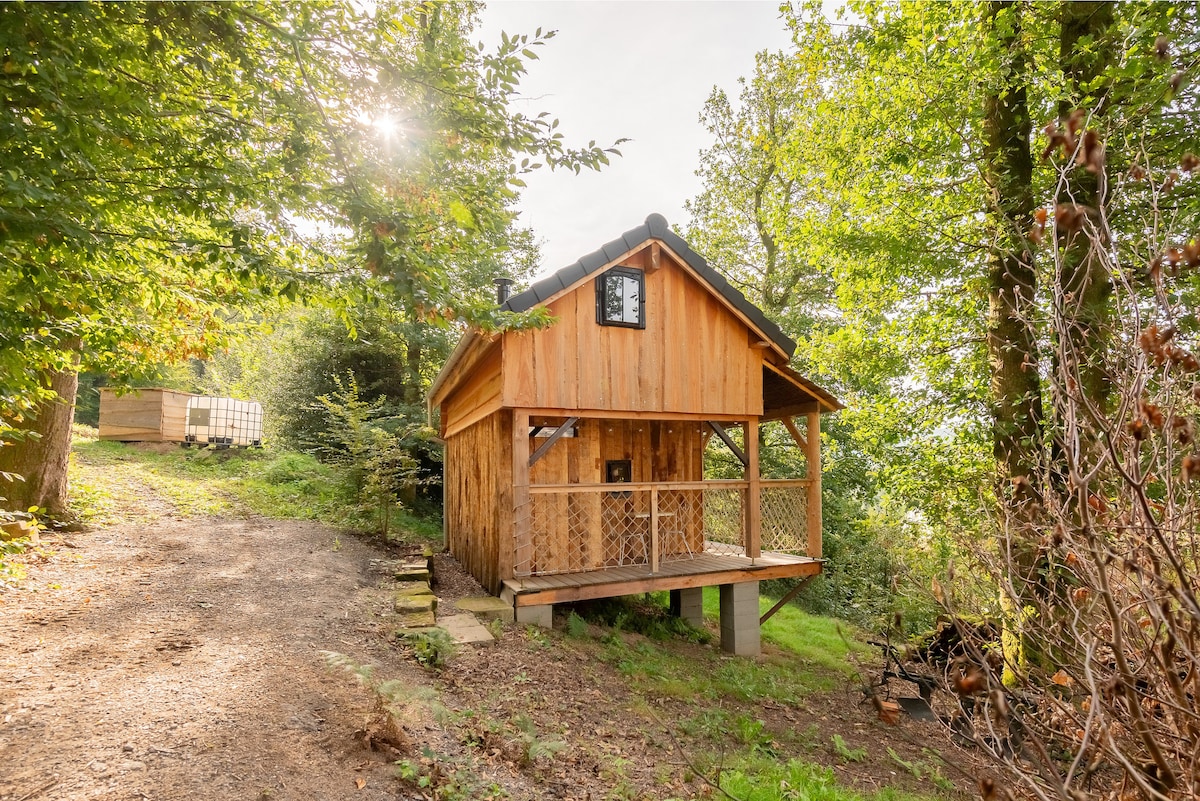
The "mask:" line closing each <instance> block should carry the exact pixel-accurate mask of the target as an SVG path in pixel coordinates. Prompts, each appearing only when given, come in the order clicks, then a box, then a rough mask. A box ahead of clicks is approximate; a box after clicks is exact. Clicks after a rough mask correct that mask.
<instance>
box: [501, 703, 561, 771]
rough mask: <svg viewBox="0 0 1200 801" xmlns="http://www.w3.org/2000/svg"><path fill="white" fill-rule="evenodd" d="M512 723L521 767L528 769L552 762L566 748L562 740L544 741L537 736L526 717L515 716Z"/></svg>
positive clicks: (531, 723) (535, 730)
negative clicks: (541, 763) (542, 762)
mask: <svg viewBox="0 0 1200 801" xmlns="http://www.w3.org/2000/svg"><path fill="white" fill-rule="evenodd" d="M512 723H513V727H514V728H515V729H516V741H517V743H518V745H519V746H520V748H519V753H520V759H519V764H520V765H521V767H525V768H528V767H530V766H532V765H535V764H537V763H538V762H539V761H546V760H552V759H554V757H555V755H556V754H558V753H559V752H560V751H563V750H564V749H566V747H567V744H566V743H565V742H563V741H562V740H550V739H545V738H543V737H541V736H540V735H538V732H537V728H536V727H535V726H534V725H533V721H532V720H531V719H530V718H529V716H528V715H517V716H516V717H515V718H513V721H512Z"/></svg>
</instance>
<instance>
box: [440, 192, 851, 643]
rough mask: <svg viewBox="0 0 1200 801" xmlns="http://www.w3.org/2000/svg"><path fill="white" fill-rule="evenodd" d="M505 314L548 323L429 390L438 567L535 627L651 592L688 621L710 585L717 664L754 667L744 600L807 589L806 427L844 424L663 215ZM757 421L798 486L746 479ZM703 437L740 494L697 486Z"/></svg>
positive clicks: (811, 527) (817, 496)
mask: <svg viewBox="0 0 1200 801" xmlns="http://www.w3.org/2000/svg"><path fill="white" fill-rule="evenodd" d="M497 283H498V285H499V284H500V283H501V282H497ZM500 299H501V300H502V305H501V308H502V309H505V310H509V311H514V312H524V311H528V310H530V309H532V308H534V307H535V306H545V307H547V308H548V309H549V310H550V311H551V312H552V313H553V315H554V317H555V322H554V323H552V324H551V325H549V326H548V327H545V328H541V329H534V330H523V331H521V330H510V331H505V332H502V333H498V334H485V333H480V332H476V331H471V332H468V333H467V334H466V335H465V336H464V337H463V339H462V341H461V342H460V343H459V345H458V347H457V348H456V349H455V351H454V353H453V354H452V355H451V357H450V359H449V360H448V361H447V363H446V365H445V366H444V367H443V369H442V371H441V373H440V374H439V375H438V377H437V379H436V380H435V381H434V384H433V386H432V388H431V390H430V393H429V398H428V400H429V403H430V406H431V408H432V407H434V406H436V407H437V408H438V409H439V410H440V414H441V422H440V430H441V437H442V439H443V440H444V442H445V483H444V492H445V533H446V541H447V545H448V547H449V550H450V553H451V554H452V555H453V556H454V557H455V558H456V559H458V560H459V562H460V563H462V565H463V566H464V567H465V568H466V569H467V570H468V571H469V572H470V573H471V574H472V575H474V576H475V577H476V578H477V579H478V580H479V581H480V582H481V583H482V584H483V585H484V587H486V588H487V589H488V590H489V591H491V592H492V593H493V594H497V595H500V596H501V597H502V598H505V599H506V600H510V601H511V602H512V604H513V605H514V607H515V609H514V612H515V616H516V618H517V620H522V621H527V622H535V623H540V624H542V625H549V624H550V621H551V620H552V617H551V616H552V605H553V604H555V603H562V602H568V601H577V600H586V599H591V598H603V597H612V596H617V595H626V594H633V593H641V592H648V591H659V590H669V591H671V593H672V596H671V598H672V606H673V607H674V608H675V609H676V611H677V612H678V613H679V614H682V615H683V616H685V617H688V618H690V619H692V620H695V621H698V620H699V617H700V608H699V607H700V597H701V591H702V588H703V587H705V586H713V585H717V586H720V587H721V630H722V643H723V646H724V647H725V648H726V649H727V650H731V651H733V652H735V653H747V654H752V653H757V652H758V648H759V629H758V626H759V610H758V582H759V581H761V580H764V579H775V578H795V577H805V576H812V575H816V574H817V573H819V572H820V570H821V469H820V416H821V415H822V414H825V413H829V412H832V411H835V410H837V409H839V408H841V405H840V404H839V403H838V401H837V400H836V399H835V398H834V397H833V396H831V395H830V394H829V393H828V392H826V391H824V390H822V389H821V388H820V387H818V386H816V385H815V384H813V383H812V382H810V381H808V380H807V379H805V378H803V377H802V376H800V375H799V374H797V373H796V372H794V371H793V370H791V369H789V368H788V366H787V365H788V361H789V359H790V358H791V356H792V353H793V351H794V349H795V343H794V342H793V341H792V340H790V339H789V338H788V337H787V336H786V335H784V334H783V332H782V331H781V330H780V329H779V327H778V326H777V325H775V323H773V322H772V321H771V320H768V319H767V318H766V317H765V316H764V315H763V313H762V312H761V311H760V310H759V309H758V308H756V307H755V306H754V305H753V304H751V303H750V302H749V301H747V300H746V299H745V297H744V296H743V295H742V294H741V293H740V292H739V291H738V290H737V289H735V288H734V287H732V286H730V285H729V283H728V282H726V281H725V279H724V278H722V276H721V275H720V274H719V273H717V272H716V271H714V270H713V269H712V268H711V267H709V266H708V264H707V263H706V262H705V261H704V259H703V258H701V257H700V256H699V255H697V254H696V253H695V252H694V251H693V250H692V249H691V248H689V247H688V245H687V243H685V242H684V241H683V240H682V239H681V238H680V237H679V236H677V235H676V234H674V233H672V232H671V231H670V230H669V229H668V227H667V223H666V220H665V219H663V217H662V216H661V215H657V214H652V215H650V216H649V217H648V218H647V219H646V222H645V223H644V224H643V225H640V226H638V227H637V228H635V229H633V230H631V231H628V232H626V233H625V234H624V235H623V236H622V237H621V238H619V239H616V240H614V241H612V242H610V243H608V244H606V245H604V247H602V248H601V249H600V250H597V251H596V252H594V253H590V254H588V255H586V256H584V257H583V258H581V259H580V260H579V261H577V262H576V263H574V264H572V265H570V266H569V267H566V268H564V269H562V270H559V271H558V272H557V273H555V274H554V275H551V276H550V277H548V278H545V279H543V280H541V281H538V282H537V283H535V284H534V285H533V286H531V287H530V288H529V289H527V290H525V291H524V292H521V293H520V294H517V295H515V296H512V297H508V298H503V297H502V298H500ZM772 420H778V421H782V423H783V425H785V426H786V427H787V430H788V431H789V432H790V435H791V437H792V439H793V440H794V444H795V447H798V448H800V449H802V451H803V453H804V455H805V457H806V458H805V466H806V471H807V472H806V475H803V476H796V477H794V478H790V479H787V480H764V479H762V478H760V476H759V436H758V431H759V426H760V425H761V424H763V423H764V422H766V421H772ZM735 428H740V429H741V435H740V440H741V444H739V442H738V439H739V437H734V436H732V435H731V429H735ZM713 437H717V438H719V439H720V440H721V441H723V443H724V445H722V447H728V448H729V449H730V450H731V451H733V453H734V454H735V455H736V457H737V458H738V460H740V462H741V463H742V465H743V466H744V473H743V475H742V477H741V478H740V479H737V480H719V481H718V480H706V479H705V475H704V452H705V448H706V447H707V446H708V443H709V441H710V439H712V438H713Z"/></svg>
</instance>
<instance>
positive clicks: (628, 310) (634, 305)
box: [621, 276, 641, 323]
mask: <svg viewBox="0 0 1200 801" xmlns="http://www.w3.org/2000/svg"><path fill="white" fill-rule="evenodd" d="M621 283H622V284H623V285H624V287H625V288H624V296H625V315H624V316H623V317H622V318H621V322H623V323H636V322H637V321H638V301H639V300H641V298H639V297H638V284H639V283H641V282H640V281H638V280H637V279H636V278H631V277H630V276H622V277H621Z"/></svg>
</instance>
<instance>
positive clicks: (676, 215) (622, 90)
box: [477, 0, 791, 274]
mask: <svg viewBox="0 0 1200 801" xmlns="http://www.w3.org/2000/svg"><path fill="white" fill-rule="evenodd" d="M539 26H540V27H541V28H542V29H543V30H557V31H558V35H557V36H555V37H554V38H553V39H551V40H550V41H549V42H548V43H547V44H546V45H545V46H544V47H540V48H537V53H538V57H539V60H538V61H534V62H532V64H531V65H530V69H529V74H528V75H526V76H525V77H524V78H523V79H522V81H521V88H522V92H523V94H524V95H525V97H526V98H528V99H527V100H523V101H521V103H520V104H519V105H517V106H516V109H517V110H521V111H530V112H534V113H536V112H538V111H543V110H544V111H549V112H551V113H552V114H553V115H554V116H556V117H557V118H558V119H559V120H561V124H560V126H559V130H561V131H562V132H563V135H564V137H565V138H566V141H567V142H568V143H569V144H575V145H583V144H587V142H588V140H590V139H595V140H596V142H597V144H601V145H607V144H611V143H612V142H613V141H614V140H616V139H619V138H621V137H628V138H629V139H631V140H632V141H630V142H626V143H625V144H624V145H622V146H621V152H622V153H623V154H624V155H623V156H622V157H620V158H614V159H613V162H612V164H611V165H610V166H609V167H607V168H605V169H603V170H602V171H601V172H599V173H594V172H583V173H581V174H580V175H575V174H574V173H571V172H555V173H550V172H549V170H545V169H543V170H540V171H538V172H535V173H533V174H532V175H531V176H529V177H528V178H527V181H528V184H529V187H528V189H526V190H524V191H523V193H522V194H523V197H522V201H521V205H520V208H521V210H522V212H521V218H520V219H521V222H522V223H523V224H524V225H526V226H529V227H531V228H533V230H534V232H535V234H536V235H537V236H538V238H539V239H540V240H541V241H542V270H541V272H542V273H543V274H546V273H550V272H553V271H555V270H557V269H559V268H560V267H565V266H566V265H568V264H570V263H572V262H574V261H575V260H576V259H578V258H579V257H580V256H582V255H584V254H585V253H590V252H591V251H593V250H596V249H597V248H599V247H600V246H601V245H603V244H604V243H605V242H608V241H610V240H612V239H614V238H615V237H616V236H618V235H619V234H621V233H623V232H624V231H627V230H629V229H630V228H634V227H636V226H638V225H640V224H641V223H642V221H643V220H645V218H646V216H647V215H648V214H650V213H651V212H658V213H660V214H662V215H663V216H665V217H666V218H667V222H668V223H670V224H671V225H681V224H683V223H685V222H686V219H685V217H684V211H683V203H684V201H685V200H687V199H689V198H691V197H693V196H695V195H696V194H698V193H699V191H700V179H699V178H697V177H696V175H695V171H696V168H697V166H698V163H699V155H700V150H701V149H703V148H705V147H707V146H708V145H709V144H710V140H709V137H708V133H707V132H706V131H705V130H704V127H703V126H702V125H701V124H700V121H699V117H700V112H701V110H702V109H703V107H704V101H705V100H706V99H707V98H708V96H709V93H710V92H711V91H712V89H713V87H714V86H719V87H721V88H722V89H724V90H725V91H726V92H727V93H728V94H729V95H730V96H731V97H733V98H736V97H737V95H738V93H739V87H738V84H737V79H738V78H739V77H743V76H747V75H750V74H751V73H752V72H753V70H754V54H755V53H756V52H758V51H759V50H763V49H771V50H779V49H786V48H788V47H789V45H790V43H791V36H790V34H789V33H788V31H787V29H786V27H785V26H784V23H783V20H782V19H781V18H780V16H779V4H778V2H771V0H765V1H764V0H741V1H740V2H730V1H726V2H716V1H715V0H707V1H705V2H700V1H698V0H674V1H671V2H668V1H665V0H654V1H653V2H650V1H647V0H620V1H618V0H604V1H593V2H531V1H529V0H498V2H492V3H489V4H488V7H487V9H486V10H485V11H484V13H483V24H482V25H481V27H480V29H479V31H478V33H479V36H478V37H477V38H479V39H481V40H482V41H483V42H484V44H485V45H489V46H491V45H492V43H493V42H498V41H499V39H500V31H504V32H506V33H508V34H515V33H528V34H532V33H533V32H534V31H535V30H536V29H537V28H538V27H539Z"/></svg>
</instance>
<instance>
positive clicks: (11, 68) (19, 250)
mask: <svg viewBox="0 0 1200 801" xmlns="http://www.w3.org/2000/svg"><path fill="white" fill-rule="evenodd" d="M474 20H475V10H474V7H473V6H470V5H449V4H434V3H379V4H365V5H364V4H359V3H351V2H337V0H319V1H318V2H308V3H303V4H246V3H235V4H229V3H179V4H167V3H153V4H145V3H78V4H77V3H70V4H52V3H47V4H44V3H29V4H26V3H6V4H3V5H2V6H0V93H2V95H3V104H2V106H0V164H3V165H4V168H3V170H0V319H3V321H4V323H3V327H2V328H0V399H2V402H0V409H2V420H3V422H4V423H6V424H11V423H12V422H13V421H15V420H19V419H20V418H21V417H22V415H25V414H27V413H28V412H30V410H32V409H34V408H36V407H37V405H38V403H39V402H40V401H42V400H44V399H46V397H47V396H48V395H49V394H50V390H49V383H50V382H49V381H48V380H47V376H48V375H50V374H52V373H55V372H56V371H63V370H66V371H73V370H75V369H78V368H79V367H84V368H88V369H94V370H103V371H107V372H110V373H112V374H114V375H118V376H120V375H126V376H128V375H133V374H136V372H137V371H138V369H139V368H141V367H142V366H145V365H153V364H155V363H159V362H167V361H175V360H180V359H183V358H186V357H189V356H196V355H201V356H202V355H205V354H208V353H209V352H211V350H212V349H213V348H214V346H215V345H217V344H218V343H220V342H221V341H222V339H223V337H224V335H225V333H226V331H227V329H228V327H229V325H230V323H231V321H232V320H234V319H236V318H237V316H238V315H244V314H245V313H246V312H247V310H251V311H252V310H253V309H255V308H256V307H257V306H260V305H264V304H265V305H268V306H269V305H274V304H276V303H278V302H280V300H281V299H283V300H287V299H294V298H296V297H298V296H301V295H306V296H311V295H313V294H316V293H319V292H320V291H325V290H329V289H333V290H335V291H337V292H339V293H340V292H343V291H344V290H346V289H348V288H350V287H354V286H367V285H372V284H373V285H374V286H375V287H376V288H375V290H373V291H376V292H377V291H379V289H380V288H381V287H382V288H386V290H387V291H388V293H389V294H394V295H395V296H396V297H398V298H399V299H400V300H401V302H402V304H403V305H404V306H405V307H406V308H408V309H410V310H411V311H412V313H413V315H414V316H415V317H418V318H421V319H426V320H431V319H436V320H438V321H444V320H447V319H451V318H455V317H466V318H469V319H472V320H474V321H475V322H479V323H483V324H495V323H496V322H497V321H496V320H493V319H490V318H489V316H488V314H489V313H488V312H486V311H485V310H484V307H485V305H486V304H485V303H483V302H482V301H483V298H484V296H483V295H481V294H478V293H477V294H476V295H475V296H474V297H472V296H471V295H466V296H464V295H461V294H460V293H459V289H460V287H459V286H458V285H456V284H455V282H454V281H453V280H451V277H450V275H449V274H448V270H447V267H446V265H448V264H452V263H457V264H464V263H486V264H495V263H497V260H498V257H497V254H498V253H499V252H500V250H501V249H502V248H503V247H504V239H505V237H504V234H505V233H506V232H507V231H509V230H510V229H511V227H512V224H513V213H512V211H511V204H512V201H513V200H514V198H515V196H516V192H517V191H518V188H519V187H520V186H521V179H520V173H521V172H523V171H528V170H532V169H536V168H539V167H542V166H544V165H545V166H549V167H550V168H570V169H574V170H576V171H578V170H580V169H582V168H597V167H599V166H600V165H602V164H604V163H606V162H607V158H608V154H609V153H610V152H613V151H612V150H611V149H608V150H606V149H603V148H600V147H597V146H596V145H595V144H594V143H592V144H589V145H588V146H587V147H584V148H579V149H575V148H571V147H568V146H567V145H566V144H565V143H564V141H563V138H562V136H561V134H559V133H558V132H557V131H556V130H555V129H556V127H557V121H556V120H554V119H552V118H551V117H550V116H549V115H548V114H541V115H537V116H528V115H524V114H519V113H515V112H513V111H511V110H510V109H509V101H510V100H511V99H512V97H513V95H514V94H515V93H516V91H517V85H518V80H519V78H520V76H521V74H522V73H523V72H524V69H525V64H526V63H527V61H528V60H529V59H533V58H536V50H535V48H537V47H538V46H540V45H542V44H543V43H544V41H545V40H546V39H547V38H549V37H550V36H551V35H552V34H551V33H543V32H541V31H539V32H538V33H537V34H535V35H533V36H507V35H505V36H503V37H502V40H501V42H500V45H499V47H498V48H497V49H496V50H495V51H487V50H484V49H483V48H482V46H479V45H475V44H472V43H471V42H470V41H469V40H468V36H469V35H470V31H471V27H472V25H473V24H474ZM10 433H12V432H11V429H10Z"/></svg>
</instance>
